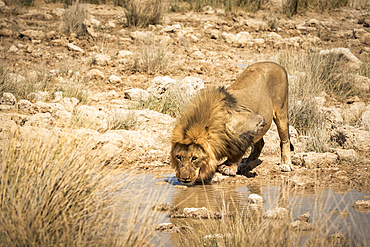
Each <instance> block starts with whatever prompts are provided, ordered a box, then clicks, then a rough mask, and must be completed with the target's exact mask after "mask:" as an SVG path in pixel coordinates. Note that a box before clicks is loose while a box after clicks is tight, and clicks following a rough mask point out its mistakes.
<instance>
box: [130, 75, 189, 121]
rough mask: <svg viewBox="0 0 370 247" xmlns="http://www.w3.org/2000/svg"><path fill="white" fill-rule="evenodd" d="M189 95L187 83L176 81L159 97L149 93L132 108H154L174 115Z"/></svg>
mask: <svg viewBox="0 0 370 247" xmlns="http://www.w3.org/2000/svg"><path fill="white" fill-rule="evenodd" d="M190 97H191V95H190V93H189V92H188V90H187V85H183V84H182V83H181V82H177V83H174V84H173V85H171V86H170V87H169V88H168V89H167V91H166V92H165V93H164V95H163V96H162V97H161V98H159V99H158V98H156V97H155V96H154V95H150V96H149V97H148V98H143V99H141V100H139V101H138V103H137V104H136V105H135V106H134V107H133V108H135V109H149V110H154V111H157V112H160V113H163V114H168V115H170V116H172V117H176V116H177V115H178V114H179V113H180V111H181V109H182V108H183V107H184V105H186V103H187V102H188V101H189V99H190Z"/></svg>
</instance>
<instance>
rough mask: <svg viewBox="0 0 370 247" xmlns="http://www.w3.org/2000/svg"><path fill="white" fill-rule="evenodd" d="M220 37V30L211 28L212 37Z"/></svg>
mask: <svg viewBox="0 0 370 247" xmlns="http://www.w3.org/2000/svg"><path fill="white" fill-rule="evenodd" d="M219 37H220V31H218V30H215V29H212V30H211V39H218V38H219Z"/></svg>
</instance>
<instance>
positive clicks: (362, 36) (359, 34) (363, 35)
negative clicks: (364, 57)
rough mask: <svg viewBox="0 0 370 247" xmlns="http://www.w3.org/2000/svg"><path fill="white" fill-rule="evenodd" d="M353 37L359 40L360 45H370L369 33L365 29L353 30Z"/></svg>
mask: <svg viewBox="0 0 370 247" xmlns="http://www.w3.org/2000/svg"><path fill="white" fill-rule="evenodd" d="M353 35H354V37H355V38H356V39H358V40H360V42H361V43H364V44H365V45H370V33H369V32H367V31H366V30H365V29H362V28H361V29H354V30H353Z"/></svg>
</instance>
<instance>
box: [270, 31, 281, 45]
mask: <svg viewBox="0 0 370 247" xmlns="http://www.w3.org/2000/svg"><path fill="white" fill-rule="evenodd" d="M281 40H282V37H281V35H280V34H277V33H275V32H270V33H269V34H268V35H267V37H266V41H268V42H271V43H275V42H278V41H281Z"/></svg>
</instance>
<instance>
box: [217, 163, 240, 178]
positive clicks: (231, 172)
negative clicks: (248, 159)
mask: <svg viewBox="0 0 370 247" xmlns="http://www.w3.org/2000/svg"><path fill="white" fill-rule="evenodd" d="M217 169H218V171H219V172H220V173H222V174H223V175H227V176H236V172H237V171H238V167H237V166H227V165H219V166H218V167H217Z"/></svg>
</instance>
